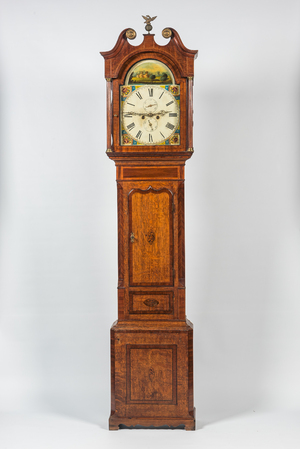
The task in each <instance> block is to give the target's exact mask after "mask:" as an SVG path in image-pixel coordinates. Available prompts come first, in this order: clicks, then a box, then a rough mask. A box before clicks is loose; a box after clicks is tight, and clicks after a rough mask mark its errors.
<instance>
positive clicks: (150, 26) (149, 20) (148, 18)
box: [142, 14, 157, 34]
mask: <svg viewBox="0 0 300 449" xmlns="http://www.w3.org/2000/svg"><path fill="white" fill-rule="evenodd" d="M142 17H143V19H145V22H144V23H146V26H145V29H146V31H148V34H150V31H151V30H152V28H153V26H152V25H151V24H150V22H152V21H153V20H154V19H156V17H157V16H154V17H150V16H149V14H147V16H143V15H142Z"/></svg>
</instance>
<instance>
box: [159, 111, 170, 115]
mask: <svg viewBox="0 0 300 449" xmlns="http://www.w3.org/2000/svg"><path fill="white" fill-rule="evenodd" d="M169 112H172V111H159V112H155V115H165V114H168V113H169Z"/></svg>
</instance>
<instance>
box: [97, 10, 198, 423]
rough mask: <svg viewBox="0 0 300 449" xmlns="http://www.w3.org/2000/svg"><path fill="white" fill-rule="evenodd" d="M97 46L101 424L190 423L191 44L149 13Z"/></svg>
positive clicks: (192, 405)
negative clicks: (107, 277)
mask: <svg viewBox="0 0 300 449" xmlns="http://www.w3.org/2000/svg"><path fill="white" fill-rule="evenodd" d="M145 19H146V23H147V25H146V30H147V31H148V34H144V40H143V42H142V43H141V44H140V45H138V46H133V45H131V44H130V42H129V41H128V40H130V39H133V38H135V36H136V33H135V31H134V30H132V29H125V30H124V31H122V32H121V34H120V36H119V38H118V40H117V43H116V45H115V46H114V48H113V49H112V50H111V51H107V52H102V53H101V54H102V56H103V57H104V59H105V78H106V81H107V151H106V153H107V156H108V157H109V158H110V159H111V160H113V161H114V162H115V165H116V172H117V192H118V199H117V203H118V204H117V208H118V320H117V321H116V322H115V323H114V324H113V326H112V328H111V415H110V418H109V429H110V430H117V429H119V426H120V425H124V426H128V427H131V426H132V427H135V426H136V425H139V426H144V427H150V426H154V427H160V426H169V427H171V428H174V427H178V426H184V427H185V429H186V430H194V429H195V409H194V403H193V326H192V324H191V322H190V321H188V320H187V318H186V314H185V237H184V166H185V161H186V160H188V159H189V158H190V157H191V156H192V154H193V142H192V139H193V134H192V126H193V117H192V115H193V105H192V99H193V94H192V89H193V76H194V59H195V57H196V55H197V51H193V50H188V49H187V48H186V47H185V46H184V45H183V43H182V41H181V39H180V37H179V35H178V33H177V31H175V30H174V29H172V28H165V29H164V30H163V32H162V34H163V36H164V37H165V38H166V39H168V40H169V41H168V42H167V44H166V45H158V44H156V42H155V40H154V34H150V31H151V29H152V26H151V25H150V22H151V20H153V18H152V19H151V18H150V17H149V16H146V17H145Z"/></svg>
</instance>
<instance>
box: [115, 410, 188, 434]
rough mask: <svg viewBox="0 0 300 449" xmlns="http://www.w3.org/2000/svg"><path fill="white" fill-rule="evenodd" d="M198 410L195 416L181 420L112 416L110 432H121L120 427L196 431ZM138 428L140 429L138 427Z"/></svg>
mask: <svg viewBox="0 0 300 449" xmlns="http://www.w3.org/2000/svg"><path fill="white" fill-rule="evenodd" d="M195 416H196V409H195V408H194V416H191V417H190V418H188V419H186V418H185V419H180V418H121V417H119V416H116V415H115V414H114V415H111V416H110V418H109V430H119V426H125V427H126V428H130V429H134V428H137V429H138V428H157V427H159V428H165V427H166V426H167V427H168V428H170V429H176V428H177V427H180V428H185V430H195ZM136 426H138V427H136Z"/></svg>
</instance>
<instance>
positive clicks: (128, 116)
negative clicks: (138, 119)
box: [124, 114, 132, 118]
mask: <svg viewBox="0 0 300 449" xmlns="http://www.w3.org/2000/svg"><path fill="white" fill-rule="evenodd" d="M124 117H127V118H131V117H132V115H131V114H124Z"/></svg>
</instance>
